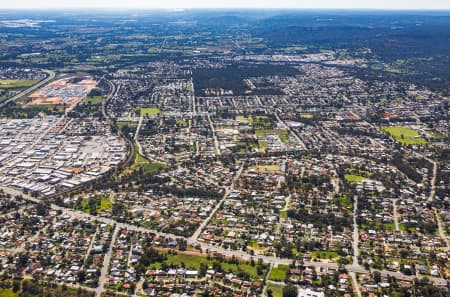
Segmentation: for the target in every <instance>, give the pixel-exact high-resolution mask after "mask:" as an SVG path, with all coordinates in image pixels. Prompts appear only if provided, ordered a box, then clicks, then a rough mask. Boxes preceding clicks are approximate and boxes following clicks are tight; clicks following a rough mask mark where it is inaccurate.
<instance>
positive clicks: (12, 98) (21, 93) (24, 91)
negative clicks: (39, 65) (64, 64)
mask: <svg viewBox="0 0 450 297" xmlns="http://www.w3.org/2000/svg"><path fill="white" fill-rule="evenodd" d="M42 71H44V72H45V73H47V74H48V77H47V78H46V79H44V80H41V81H40V82H38V83H37V84H35V85H32V86H31V87H29V88H28V89H26V90H23V91H22V92H20V93H19V94H17V95H15V96H14V97H11V98H9V99H7V100H5V101H4V102H2V103H1V104H0V108H2V107H3V106H5V105H6V104H8V103H9V102H11V101H15V100H17V99H19V98H21V97H23V96H25V95H27V94H29V93H31V92H33V91H34V90H36V89H38V88H40V87H41V86H43V85H45V84H46V83H48V82H50V81H51V80H52V79H54V78H55V72H53V71H51V70H46V69H42Z"/></svg>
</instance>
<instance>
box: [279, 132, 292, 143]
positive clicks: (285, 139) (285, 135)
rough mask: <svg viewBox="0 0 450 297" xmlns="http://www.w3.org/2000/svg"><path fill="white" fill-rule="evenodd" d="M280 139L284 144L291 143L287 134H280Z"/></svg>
mask: <svg viewBox="0 0 450 297" xmlns="http://www.w3.org/2000/svg"><path fill="white" fill-rule="evenodd" d="M278 138H280V141H281V142H282V143H287V142H289V136H288V135H287V134H280V135H278Z"/></svg>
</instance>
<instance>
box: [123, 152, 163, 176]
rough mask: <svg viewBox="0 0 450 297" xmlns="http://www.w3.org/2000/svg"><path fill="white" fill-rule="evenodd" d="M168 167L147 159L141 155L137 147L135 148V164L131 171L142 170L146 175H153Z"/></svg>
mask: <svg viewBox="0 0 450 297" xmlns="http://www.w3.org/2000/svg"><path fill="white" fill-rule="evenodd" d="M165 167H166V166H165V165H164V164H162V163H159V162H153V161H151V160H149V159H147V158H146V157H144V156H142V155H141V154H139V149H138V147H137V146H135V149H134V163H133V165H131V168H130V169H131V170H133V171H134V170H137V169H139V168H142V169H143V171H144V173H153V172H156V171H158V170H160V169H163V168H165Z"/></svg>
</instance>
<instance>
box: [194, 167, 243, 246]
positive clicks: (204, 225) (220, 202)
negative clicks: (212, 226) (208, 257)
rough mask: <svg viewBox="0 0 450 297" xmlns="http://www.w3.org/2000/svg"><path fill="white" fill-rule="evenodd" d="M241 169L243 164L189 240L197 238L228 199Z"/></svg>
mask: <svg viewBox="0 0 450 297" xmlns="http://www.w3.org/2000/svg"><path fill="white" fill-rule="evenodd" d="M243 169H244V163H242V164H241V166H240V167H239V169H238V171H237V172H236V174H235V175H234V177H233V181H232V182H231V185H230V186H229V187H227V188H226V189H225V194H224V195H223V198H222V199H221V200H220V201H219V203H217V205H216V207H215V208H214V209H213V211H211V213H210V214H209V216H208V218H206V219H205V220H203V222H202V223H201V224H200V226H199V227H198V228H197V230H195V232H194V234H192V236H191V237H190V239H191V240H197V238H198V237H199V236H200V233H201V232H202V230H203V229H204V228H205V227H206V225H208V223H209V221H210V220H211V219H212V218H213V217H214V215H215V214H216V212H217V211H218V210H219V209H220V207H221V206H222V204H223V203H224V202H225V200H226V199H227V198H228V196H229V195H230V193H231V191H232V190H233V184H234V183H235V182H236V181H237V180H238V179H239V177H240V176H241V173H242V170H243Z"/></svg>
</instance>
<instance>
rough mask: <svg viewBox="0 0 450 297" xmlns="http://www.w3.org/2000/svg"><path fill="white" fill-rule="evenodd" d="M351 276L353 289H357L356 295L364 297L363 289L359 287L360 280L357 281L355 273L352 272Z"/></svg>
mask: <svg viewBox="0 0 450 297" xmlns="http://www.w3.org/2000/svg"><path fill="white" fill-rule="evenodd" d="M349 274H350V277H351V278H352V283H353V287H355V291H356V295H358V297H362V294H361V288H360V287H359V283H358V280H357V279H356V274H355V273H354V272H353V271H350V272H349Z"/></svg>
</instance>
